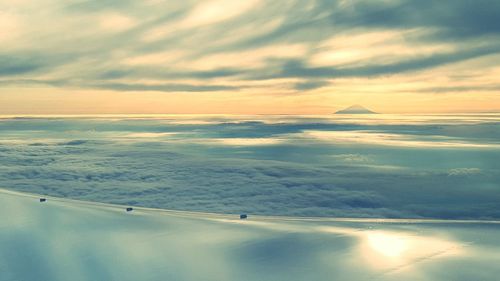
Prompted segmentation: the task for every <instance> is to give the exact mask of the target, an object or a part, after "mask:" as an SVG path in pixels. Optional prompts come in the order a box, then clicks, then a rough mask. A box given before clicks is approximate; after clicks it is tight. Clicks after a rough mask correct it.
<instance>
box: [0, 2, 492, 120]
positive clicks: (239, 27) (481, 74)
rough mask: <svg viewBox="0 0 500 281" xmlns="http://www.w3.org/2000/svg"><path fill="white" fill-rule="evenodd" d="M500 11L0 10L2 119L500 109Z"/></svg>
mask: <svg viewBox="0 0 500 281" xmlns="http://www.w3.org/2000/svg"><path fill="white" fill-rule="evenodd" d="M499 18H500V2H499V1H496V0H477V1H470V0H445V1H431V0H418V1H415V0H414V1H412V0H380V1H368V0H338V1H336V0H316V1H305V0H300V1H292V0H286V1H285V0H273V1H264V0H245V1H233V0H206V1H189V0H186V1H166V0H165V1H162V0H144V1H132V0H88V1H84V0H64V1H63V0H38V1H29V0H19V1H10V0H0V42H1V44H0V114H106V113H113V114H115V113H124V114H131V113H144V114H147V113H231V114H328V113H331V112H334V111H336V110H339V109H342V108H344V107H347V106H350V105H352V104H362V105H364V106H365V107H368V108H370V109H372V110H374V111H377V112H383V113H426V112H437V113H446V112H485V111H487V112H490V111H500V78H499V77H500V63H499V62H500V24H498V23H499V20H498V19H499Z"/></svg>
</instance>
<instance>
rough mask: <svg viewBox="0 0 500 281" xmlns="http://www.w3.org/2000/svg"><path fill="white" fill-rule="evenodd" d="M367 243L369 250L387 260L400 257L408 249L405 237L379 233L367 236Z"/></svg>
mask: <svg viewBox="0 0 500 281" xmlns="http://www.w3.org/2000/svg"><path fill="white" fill-rule="evenodd" d="M367 242H368V246H369V247H370V248H371V249H373V250H374V251H376V252H378V253H380V254H381V255H383V256H386V257H389V258H396V257H400V256H401V255H402V254H403V253H404V252H405V251H406V250H408V248H409V241H408V240H407V239H406V238H405V237H403V236H397V235H389V234H385V233H379V232H375V233H370V234H368V236H367Z"/></svg>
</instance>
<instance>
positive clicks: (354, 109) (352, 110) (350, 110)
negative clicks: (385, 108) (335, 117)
mask: <svg viewBox="0 0 500 281" xmlns="http://www.w3.org/2000/svg"><path fill="white" fill-rule="evenodd" d="M335 114H377V113H376V112H373V111H371V110H369V109H367V108H366V107H364V106H361V105H359V104H355V105H351V106H349V107H347V108H344V109H342V110H339V111H337V112H335Z"/></svg>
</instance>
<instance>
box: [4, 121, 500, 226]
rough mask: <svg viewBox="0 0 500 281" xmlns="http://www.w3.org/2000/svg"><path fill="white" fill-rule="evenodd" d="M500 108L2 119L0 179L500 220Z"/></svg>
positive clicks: (155, 200)
mask: <svg viewBox="0 0 500 281" xmlns="http://www.w3.org/2000/svg"><path fill="white" fill-rule="evenodd" d="M499 120H500V116H498V115H491V114H490V115H457V116H451V115H429V116H395V115H391V116H379V117H371V118H368V117H354V116H347V117H342V116H333V117H332V116H223V115H211V116H190V115H179V116H168V115H165V116H150V117H140V116H114V117H110V116H108V117H78V118H76V117H71V118H70V117H50V118H48V117H43V118H42V117H37V118H35V117H22V118H21V117H4V118H0V187H1V188H7V189H11V190H17V191H26V192H33V193H39V194H47V195H53V196H61V197H68V198H75V199H83V200H91V201H99V202H109V203H119V204H126V205H134V206H147V207H155V208H166V209H178V210H191V211H204V212H218V213H240V212H245V213H250V214H266V215H289V216H339V217H395V218H408V217H412V218H413V217H414V218H419V217H426V218H468V219H471V218H474V219H498V218H500V207H499V206H498V202H500V185H499V183H500V170H499V169H498V162H500V142H499V141H498V140H499V139H500V121H499Z"/></svg>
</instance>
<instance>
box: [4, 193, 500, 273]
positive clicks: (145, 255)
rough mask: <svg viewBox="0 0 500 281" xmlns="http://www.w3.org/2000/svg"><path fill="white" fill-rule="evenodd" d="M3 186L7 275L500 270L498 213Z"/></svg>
mask: <svg viewBox="0 0 500 281" xmlns="http://www.w3.org/2000/svg"><path fill="white" fill-rule="evenodd" d="M40 199H41V198H40V197H39V196H35V195H29V194H21V193H15V192H10V191H6V190H1V191H0V214H1V215H0V218H1V219H0V281H11V280H13V281H31V280H37V281H40V280H42V281H43V280H47V281H57V280H120V281H127V280H133V281H137V280H186V281H190V280H203V281H207V280H213V281H225V280H228V281H229V280H230V281H247V280H248V281H251V280H259V281H260V280H283V281H285V280H286V281H294V280H300V281H307V280H311V281H321V280H419V281H426V280H447V281H448V280H464V281H470V280H481V281H488V280H491V281H494V280H495V281H496V280H499V278H500V224H499V223H498V222H491V221H437V220H375V219H374V220H370V219H319V218H309V219H308V218H289V217H260V216H253V215H251V214H248V218H246V219H240V216H239V215H234V216H232V215H216V214H204V213H192V212H178V211H163V210H154V209H147V208H136V207H134V208H133V209H128V210H127V209H126V207H128V206H117V205H108V204H98V203H90V202H81V201H74V200H66V199H58V198H51V197H45V198H43V199H45V200H40Z"/></svg>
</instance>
